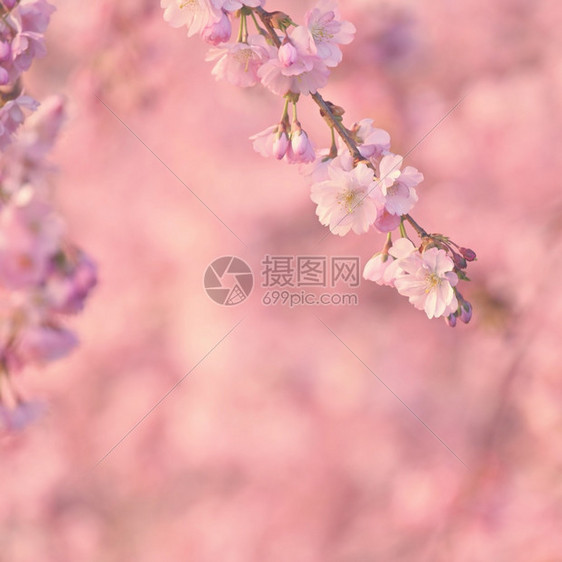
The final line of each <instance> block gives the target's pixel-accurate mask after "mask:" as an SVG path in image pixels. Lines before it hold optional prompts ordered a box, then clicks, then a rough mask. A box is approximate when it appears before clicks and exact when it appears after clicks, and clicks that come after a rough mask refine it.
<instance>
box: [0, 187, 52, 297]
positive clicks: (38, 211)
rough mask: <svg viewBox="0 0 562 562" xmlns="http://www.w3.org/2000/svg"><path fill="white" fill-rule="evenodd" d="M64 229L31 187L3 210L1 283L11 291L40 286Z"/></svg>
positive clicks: (0, 220)
mask: <svg viewBox="0 0 562 562" xmlns="http://www.w3.org/2000/svg"><path fill="white" fill-rule="evenodd" d="M61 234H62V225H61V222H60V220H59V219H58V218H57V217H56V216H55V215H54V213H53V212H52V209H51V208H50V206H49V205H48V204H47V203H45V202H44V201H41V200H40V199H39V198H38V196H37V193H36V192H35V191H34V190H33V188H32V186H31V185H27V186H25V187H24V188H22V189H21V190H20V191H18V192H17V193H16V194H15V195H14V196H12V198H11V200H10V203H9V204H7V205H5V206H4V207H2V209H1V210H0V282H1V283H2V284H3V285H4V286H6V287H11V288H20V287H25V286H29V285H31V284H36V283H40V282H41V281H42V280H43V279H44V277H45V275H46V274H47V270H48V265H49V260H50V259H51V257H52V256H53V255H54V253H55V252H56V250H57V249H58V247H59V245H60V237H61Z"/></svg>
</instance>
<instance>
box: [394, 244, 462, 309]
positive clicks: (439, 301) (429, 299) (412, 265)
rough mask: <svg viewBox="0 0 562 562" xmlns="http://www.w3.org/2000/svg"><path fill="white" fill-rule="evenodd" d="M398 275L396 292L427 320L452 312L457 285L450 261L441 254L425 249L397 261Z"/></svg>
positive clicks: (434, 249)
mask: <svg viewBox="0 0 562 562" xmlns="http://www.w3.org/2000/svg"><path fill="white" fill-rule="evenodd" d="M399 268H400V272H399V274H398V276H397V277H396V279H395V281H394V285H395V287H396V289H397V291H398V292H399V293H400V294H401V295H404V296H406V297H408V299H409V301H410V303H412V304H413V305H414V306H415V307H416V308H417V309H419V310H424V311H425V313H426V314H427V317H428V318H434V317H435V318H437V317H439V316H443V315H444V314H447V315H448V314H450V313H451V312H454V311H455V310H456V309H457V307H458V303H457V299H456V296H455V292H454V290H453V287H455V286H456V284H457V283H458V277H457V274H456V273H454V271H453V268H454V264H453V260H452V259H451V258H450V257H449V256H448V255H447V252H445V250H442V249H440V248H436V247H433V248H429V249H428V250H426V251H425V252H424V253H423V254H420V253H418V252H414V253H412V254H411V255H409V256H408V257H406V258H403V259H401V260H399Z"/></svg>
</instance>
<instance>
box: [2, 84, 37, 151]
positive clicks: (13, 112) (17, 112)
mask: <svg viewBox="0 0 562 562" xmlns="http://www.w3.org/2000/svg"><path fill="white" fill-rule="evenodd" d="M38 106H39V104H38V102H36V101H35V100H34V99H33V98H31V97H30V96H26V95H23V94H22V95H20V96H18V97H17V98H16V99H14V100H10V101H8V102H6V103H5V104H4V105H3V106H2V107H0V149H2V150H3V149H4V148H6V146H8V144H10V142H11V141H12V135H13V134H14V132H15V131H16V129H17V128H18V127H19V126H20V125H21V124H22V123H23V120H24V119H25V114H26V113H28V112H31V111H35V110H36V109H37V107H38Z"/></svg>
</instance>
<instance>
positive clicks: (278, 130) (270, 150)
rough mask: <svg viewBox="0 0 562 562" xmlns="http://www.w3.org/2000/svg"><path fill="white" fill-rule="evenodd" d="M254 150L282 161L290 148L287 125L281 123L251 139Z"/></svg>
mask: <svg viewBox="0 0 562 562" xmlns="http://www.w3.org/2000/svg"><path fill="white" fill-rule="evenodd" d="M250 140H251V141H253V147H254V150H255V151H256V152H257V153H259V154H261V155H262V156H264V157H266V158H267V157H270V156H275V158H277V159H278V160H281V159H282V158H283V157H284V156H285V153H286V152H287V149H288V147H289V136H288V135H287V130H286V125H285V124H284V123H279V124H277V125H272V126H271V127H268V128H267V129H265V130H263V131H261V132H259V133H256V134H255V135H252V136H251V137H250Z"/></svg>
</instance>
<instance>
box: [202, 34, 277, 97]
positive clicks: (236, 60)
mask: <svg viewBox="0 0 562 562" xmlns="http://www.w3.org/2000/svg"><path fill="white" fill-rule="evenodd" d="M268 58H269V50H268V47H267V43H266V42H265V39H264V38H263V37H261V36H260V35H250V36H249V37H248V41H247V42H246V43H242V42H240V43H228V44H225V45H221V46H219V47H216V48H213V49H211V50H210V51H209V53H208V54H207V58H206V60H208V61H211V60H216V61H217V62H216V63H215V66H214V67H213V70H212V74H213V76H215V77H216V78H217V80H218V79H223V80H226V81H228V82H230V83H231V84H234V85H235V86H240V87H242V88H247V87H250V86H254V85H255V84H257V83H258V82H259V78H258V71H259V69H260V67H261V66H262V65H263V63H264V62H265V61H266V60H268Z"/></svg>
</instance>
